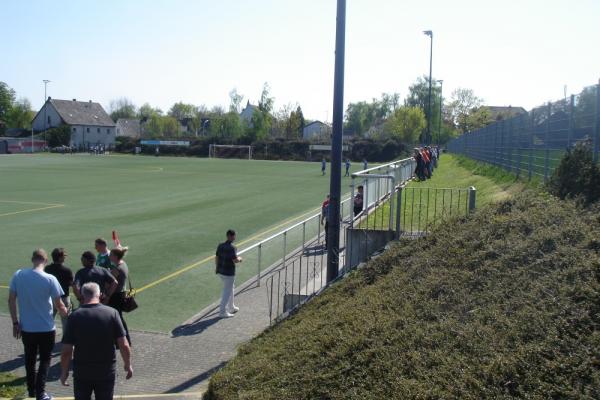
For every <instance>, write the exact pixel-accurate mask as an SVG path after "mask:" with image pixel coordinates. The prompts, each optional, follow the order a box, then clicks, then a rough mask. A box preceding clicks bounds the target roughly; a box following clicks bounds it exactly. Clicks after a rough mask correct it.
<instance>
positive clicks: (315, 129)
mask: <svg viewBox="0 0 600 400" xmlns="http://www.w3.org/2000/svg"><path fill="white" fill-rule="evenodd" d="M329 134H331V127H330V126H329V125H327V124H325V123H323V122H321V121H313V122H311V123H309V124H306V125H304V129H303V130H302V139H304V140H310V139H313V138H315V137H323V136H326V135H329Z"/></svg>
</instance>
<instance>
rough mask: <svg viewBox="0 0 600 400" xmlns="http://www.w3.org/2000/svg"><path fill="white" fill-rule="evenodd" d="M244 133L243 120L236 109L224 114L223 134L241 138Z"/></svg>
mask: <svg viewBox="0 0 600 400" xmlns="http://www.w3.org/2000/svg"><path fill="white" fill-rule="evenodd" d="M243 133H244V129H243V127H242V122H241V121H240V116H239V114H238V113H237V112H236V111H230V112H228V113H227V114H225V115H224V116H223V134H224V135H225V136H226V137H230V138H239V137H241V136H242V135H243Z"/></svg>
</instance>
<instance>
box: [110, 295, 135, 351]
mask: <svg viewBox="0 0 600 400" xmlns="http://www.w3.org/2000/svg"><path fill="white" fill-rule="evenodd" d="M124 301H125V292H119V293H114V294H113V295H112V296H111V298H110V300H109V302H108V305H109V306H111V307H112V308H114V309H115V310H117V311H118V312H119V317H120V318H121V323H122V324H123V328H125V337H126V338H127V342H128V343H129V345H130V346H131V336H129V328H128V327H127V323H126V322H125V318H123V302H124Z"/></svg>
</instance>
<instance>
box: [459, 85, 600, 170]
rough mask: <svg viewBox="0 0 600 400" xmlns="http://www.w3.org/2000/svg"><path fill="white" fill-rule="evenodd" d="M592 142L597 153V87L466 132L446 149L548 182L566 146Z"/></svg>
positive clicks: (599, 143) (599, 88)
mask: <svg viewBox="0 0 600 400" xmlns="http://www.w3.org/2000/svg"><path fill="white" fill-rule="evenodd" d="M580 141H587V142H590V144H591V147H592V151H593V157H594V158H593V159H594V162H598V156H599V153H600V85H594V86H590V87H587V88H585V89H584V90H583V91H582V92H581V93H579V94H578V95H572V96H570V98H565V99H564V100H560V101H556V102H553V103H548V104H546V105H544V106H541V107H538V108H534V109H533V110H531V111H530V112H527V113H523V114H519V115H516V116H512V117H509V118H506V119H502V120H499V121H497V122H495V123H492V124H489V125H487V126H485V127H484V128H481V129H478V130H475V131H472V132H466V133H464V134H463V135H462V136H460V137H458V138H456V139H454V140H452V141H450V142H449V143H448V150H450V151H451V152H453V153H456V154H463V155H466V156H468V157H470V158H473V159H476V160H479V161H483V162H486V163H490V164H493V165H496V166H498V167H501V168H503V169H506V170H507V171H509V172H512V173H514V174H515V175H517V176H522V177H526V178H527V179H529V180H531V179H532V178H535V177H537V178H541V179H543V180H547V179H548V178H549V176H550V175H551V174H552V171H553V170H554V169H555V168H556V166H558V164H559V163H560V160H561V158H562V156H563V154H564V152H565V151H566V149H568V148H569V147H571V146H573V145H574V144H575V143H577V142H580Z"/></svg>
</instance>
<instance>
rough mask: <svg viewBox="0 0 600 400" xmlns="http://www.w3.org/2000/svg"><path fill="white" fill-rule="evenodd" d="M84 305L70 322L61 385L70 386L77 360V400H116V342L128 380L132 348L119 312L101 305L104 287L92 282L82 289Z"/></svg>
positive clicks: (63, 355) (75, 372)
mask: <svg viewBox="0 0 600 400" xmlns="http://www.w3.org/2000/svg"><path fill="white" fill-rule="evenodd" d="M81 294H82V296H83V303H82V305H81V307H79V308H78V309H77V310H75V311H74V312H73V313H72V314H71V316H70V317H69V320H68V322H67V331H66V332H65V335H64V337H63V347H62V352H61V355H60V367H61V374H60V382H61V383H62V384H63V385H64V386H68V384H67V380H68V379H69V364H70V363H71V359H73V392H74V394H75V399H76V400H89V399H91V397H92V393H94V396H95V399H96V400H112V398H113V394H114V390H115V378H116V370H117V368H116V365H117V357H116V351H115V342H116V343H117V344H118V346H119V351H120V353H121V357H122V358H123V364H124V370H125V372H126V373H127V375H126V376H125V378H126V379H131V377H132V376H133V368H132V366H131V348H130V347H129V343H127V340H126V338H125V329H124V328H123V325H122V324H121V319H120V318H119V314H118V312H117V310H115V309H113V308H111V307H107V306H105V305H103V304H100V287H99V286H98V284H97V283H95V282H88V283H86V284H85V285H83V287H82V288H81Z"/></svg>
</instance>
